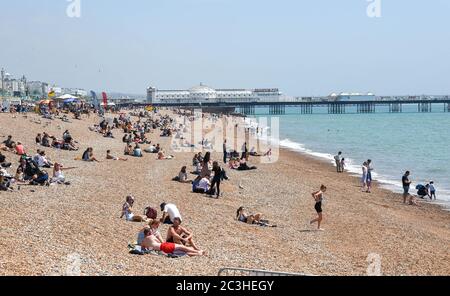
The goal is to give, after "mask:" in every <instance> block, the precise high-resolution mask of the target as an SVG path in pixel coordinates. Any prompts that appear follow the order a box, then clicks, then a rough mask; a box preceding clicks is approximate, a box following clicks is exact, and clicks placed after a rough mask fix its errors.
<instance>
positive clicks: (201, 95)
mask: <svg viewBox="0 0 450 296" xmlns="http://www.w3.org/2000/svg"><path fill="white" fill-rule="evenodd" d="M280 96H281V93H280V91H279V90H278V89H277V88H265V89H213V88H211V87H209V86H206V85H203V84H200V85H197V86H194V87H192V88H190V89H187V90H160V89H157V88H155V87H149V88H148V89H147V103H149V104H177V103H183V104H186V103H193V104H204V103H222V102H227V103H230V102H231V103H249V102H265V101H266V102H268V101H270V102H273V101H279V100H280Z"/></svg>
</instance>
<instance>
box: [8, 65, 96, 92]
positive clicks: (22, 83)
mask: <svg viewBox="0 0 450 296" xmlns="http://www.w3.org/2000/svg"><path fill="white" fill-rule="evenodd" d="M50 91H53V92H54V93H55V96H60V95H64V94H71V95H75V96H79V97H85V96H87V95H88V92H87V91H86V90H84V89H78V88H61V87H57V86H55V85H53V86H50V85H49V83H47V82H42V81H27V79H26V77H25V76H22V78H20V79H16V78H14V77H13V76H12V75H11V74H9V73H8V72H6V70H4V69H2V70H1V84H0V94H2V95H3V96H5V97H17V98H24V97H28V98H47V96H48V94H49V92H50Z"/></svg>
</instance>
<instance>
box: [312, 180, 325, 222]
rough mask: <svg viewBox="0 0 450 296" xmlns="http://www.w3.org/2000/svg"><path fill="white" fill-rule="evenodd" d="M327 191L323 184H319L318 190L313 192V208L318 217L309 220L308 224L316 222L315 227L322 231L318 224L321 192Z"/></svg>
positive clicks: (321, 198)
mask: <svg viewBox="0 0 450 296" xmlns="http://www.w3.org/2000/svg"><path fill="white" fill-rule="evenodd" d="M326 191H327V187H326V186H325V185H322V186H320V190H319V191H316V192H313V193H312V197H313V198H314V200H315V202H316V204H315V205H314V209H315V210H316V212H317V215H318V217H317V218H316V219H314V220H311V222H310V223H309V224H310V225H312V224H314V223H316V222H317V224H318V226H317V229H318V230H321V231H323V230H324V229H322V228H320V224H321V223H322V220H323V217H322V202H323V200H324V196H323V194H324V193H325V192H326Z"/></svg>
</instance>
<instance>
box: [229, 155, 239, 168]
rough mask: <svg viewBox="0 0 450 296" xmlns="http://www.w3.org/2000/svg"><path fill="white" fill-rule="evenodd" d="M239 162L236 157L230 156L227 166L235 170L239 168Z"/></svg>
mask: <svg viewBox="0 0 450 296" xmlns="http://www.w3.org/2000/svg"><path fill="white" fill-rule="evenodd" d="M239 165H240V162H239V160H237V159H236V158H231V159H230V161H229V162H228V167H229V168H230V169H232V170H237V169H238V168H239Z"/></svg>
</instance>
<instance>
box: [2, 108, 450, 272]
mask: <svg viewBox="0 0 450 296" xmlns="http://www.w3.org/2000/svg"><path fill="white" fill-rule="evenodd" d="M168 114H171V113H170V112H169V113H168ZM109 116H113V115H109ZM136 119H137V118H135V120H136ZM98 123H99V117H98V116H93V115H91V116H90V117H89V118H87V117H83V118H82V120H71V122H70V123H69V122H62V121H61V120H46V119H42V118H40V117H39V116H38V115H37V114H27V115H25V116H24V115H16V116H15V118H13V115H12V114H6V113H5V114H0V140H1V141H3V140H4V139H5V138H6V136H8V135H12V136H13V138H14V139H16V140H18V141H21V142H22V143H23V144H24V146H25V147H26V149H27V151H29V153H30V154H31V155H33V154H34V153H35V152H36V150H37V149H43V147H39V146H37V145H36V144H35V141H34V138H35V136H36V134H37V133H42V132H43V131H46V132H48V133H50V134H55V135H57V136H59V137H60V136H61V135H62V133H63V132H64V130H70V132H71V134H72V136H73V138H74V139H75V140H76V141H78V143H79V146H80V150H79V151H62V150H57V149H51V148H45V149H44V150H45V151H46V153H47V155H48V156H49V158H50V159H52V160H54V161H58V162H60V163H62V164H64V166H65V167H76V169H73V170H70V171H67V172H65V175H66V178H67V179H68V180H69V181H70V182H71V184H70V185H56V186H49V187H45V186H44V187H40V186H38V187H32V186H21V188H20V190H17V186H14V187H15V188H14V191H12V192H0V275H68V274H70V273H71V271H72V270H73V266H74V262H79V263H80V264H79V268H78V267H77V269H78V272H79V274H80V275H89V276H90V275H108V276H117V275H129V276H135V275H137V276H140V275H169V276H176V275H217V274H218V272H219V270H220V269H221V268H225V267H231V268H250V269H263V270H270V271H280V272H292V273H302V274H310V275H366V274H367V270H368V266H369V265H370V264H371V262H372V260H373V258H379V260H380V263H381V274H382V275H449V274H450V251H449V250H450V249H449V246H450V215H449V213H448V212H446V211H444V210H442V209H441V208H439V207H438V206H436V205H433V204H430V203H426V202H420V206H419V207H412V206H408V205H404V204H403V200H402V196H401V195H399V194H395V193H392V192H390V191H388V190H385V189H382V188H380V187H379V186H378V185H377V184H375V186H374V188H373V192H372V193H371V194H368V193H364V192H361V190H360V188H359V180H358V179H357V178H354V177H352V176H350V175H349V174H336V171H335V168H334V167H333V166H331V165H330V164H329V163H326V162H323V161H320V160H318V159H315V158H313V157H311V156H307V155H303V154H299V153H296V152H294V151H289V150H287V149H281V151H280V157H279V160H278V161H277V162H276V163H273V164H263V163H259V162H257V159H253V158H250V163H252V164H254V165H256V166H257V167H258V169H257V170H253V171H244V172H241V171H235V170H227V174H228V175H229V177H230V180H229V181H226V182H224V183H222V185H221V191H223V196H222V197H221V198H220V199H211V198H208V197H207V196H205V195H199V194H196V193H192V190H191V186H190V185H189V184H181V183H177V182H173V181H172V178H173V177H174V176H176V175H177V174H178V172H179V170H180V168H181V167H182V166H184V165H186V166H188V168H191V166H190V165H191V162H192V156H193V154H192V153H175V152H173V151H171V149H170V138H161V137H160V135H159V133H158V131H155V132H154V133H150V134H147V136H148V138H149V139H150V140H151V141H152V142H153V143H160V144H161V146H162V147H164V149H165V150H166V151H167V152H168V154H173V155H174V156H175V157H174V159H171V160H157V159H156V155H154V154H144V157H143V158H133V157H129V158H128V161H126V162H125V161H110V160H106V159H105V155H106V150H111V151H112V154H113V155H117V156H122V154H123V148H124V143H122V141H121V139H122V136H123V132H122V131H121V130H114V136H115V139H110V138H104V137H102V136H101V135H99V134H98V133H95V132H92V131H90V130H89V128H88V127H89V126H92V125H94V124H98ZM87 147H93V149H94V154H95V155H96V157H97V158H98V159H99V160H101V161H102V162H100V163H87V162H82V161H78V160H75V158H76V157H80V156H81V154H82V152H83V151H84V150H85V149H86V148H87ZM3 154H4V155H5V156H6V157H7V158H8V161H10V162H12V163H13V168H12V169H14V170H15V168H16V167H17V160H18V156H17V155H14V154H12V153H10V152H4V153H3ZM212 156H213V159H214V160H221V159H222V155H221V154H220V153H212ZM188 170H189V169H188ZM11 171H12V170H11ZM48 171H49V172H50V170H48ZM193 177H194V176H193V175H190V178H191V179H192V178H193ZM321 184H325V185H326V186H327V187H328V191H327V193H326V203H325V204H324V221H323V228H325V231H320V232H319V231H316V230H315V228H314V226H309V225H308V221H309V220H310V219H312V218H315V216H316V213H315V210H314V200H313V199H312V197H311V192H313V191H315V190H318V188H319V187H320V185H321ZM129 194H132V195H134V196H135V198H136V203H135V206H134V207H135V208H136V211H137V212H141V211H143V209H144V208H145V207H147V206H152V207H155V208H159V204H161V203H162V202H164V201H165V202H171V203H174V204H176V205H177V206H178V208H179V209H180V211H181V214H182V215H183V225H184V226H185V227H187V228H188V229H190V230H192V231H193V233H194V237H195V240H196V242H197V243H198V245H199V246H200V247H201V248H202V249H204V250H207V251H208V253H209V255H208V256H205V257H193V258H188V257H183V258H178V259H172V258H167V257H163V256H155V255H145V256H139V255H131V254H129V252H128V248H127V245H128V243H130V242H133V241H135V240H136V235H137V233H138V232H139V231H140V230H141V229H142V228H143V226H144V225H145V224H144V223H133V222H127V221H125V220H124V219H120V218H119V217H120V214H121V206H122V204H123V202H124V201H125V196H127V195H129ZM240 206H245V207H246V208H247V209H249V211H251V212H255V213H256V212H260V213H263V214H264V217H265V218H266V219H268V220H270V222H273V223H275V224H277V227H276V228H266V227H258V226H252V225H247V224H244V223H240V222H238V221H236V219H235V216H236V210H237V208H239V207H240ZM159 214H160V213H159ZM160 231H161V233H162V234H163V237H165V234H166V231H167V226H166V225H163V226H161V229H160ZM77 266H78V265H77Z"/></svg>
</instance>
